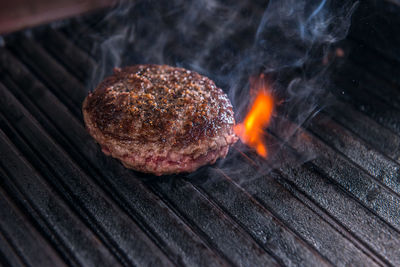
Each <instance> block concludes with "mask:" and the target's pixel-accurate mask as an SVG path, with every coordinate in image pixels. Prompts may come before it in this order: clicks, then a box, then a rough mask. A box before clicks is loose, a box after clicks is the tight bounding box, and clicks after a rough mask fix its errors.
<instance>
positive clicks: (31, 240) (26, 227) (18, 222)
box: [0, 188, 65, 266]
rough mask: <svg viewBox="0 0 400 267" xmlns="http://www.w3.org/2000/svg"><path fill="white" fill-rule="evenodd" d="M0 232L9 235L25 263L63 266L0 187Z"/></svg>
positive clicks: (60, 260)
mask: <svg viewBox="0 0 400 267" xmlns="http://www.w3.org/2000/svg"><path fill="white" fill-rule="evenodd" d="M0 192H1V195H0V217H1V218H2V220H1V221H0V229H1V231H0V232H3V233H7V234H4V235H6V236H8V237H9V239H10V242H11V243H13V244H14V245H13V247H14V248H15V250H18V255H21V257H22V258H24V262H25V263H27V262H28V263H29V264H31V265H34V266H50V265H52V264H55V265H57V266H64V265H65V264H64V261H63V260H62V259H61V258H60V257H59V256H58V255H57V252H56V251H54V250H53V248H52V247H51V246H50V245H49V244H48V243H47V242H46V241H45V240H44V239H43V237H42V236H41V235H40V234H39V233H38V232H37V231H36V230H35V228H33V227H32V225H30V224H28V220H27V218H26V217H25V216H23V215H22V214H21V212H20V211H19V210H18V208H17V207H16V206H15V205H14V204H13V203H12V201H11V200H10V199H9V198H7V197H6V194H5V192H4V191H3V190H2V189H1V188H0Z"/></svg>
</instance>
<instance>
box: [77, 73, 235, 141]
mask: <svg viewBox="0 0 400 267" xmlns="http://www.w3.org/2000/svg"><path fill="white" fill-rule="evenodd" d="M85 111H86V112H87V113H88V114H90V116H91V119H92V121H93V122H94V123H95V125H96V126H97V128H98V129H99V130H100V131H101V132H102V133H103V134H104V135H106V136H109V137H111V138H114V139H118V140H120V141H127V142H134V143H142V144H145V143H148V142H152V143H159V144H160V145H162V144H166V145H167V146H172V147H176V148H179V147H182V146H187V145H189V144H193V143H196V142H197V141H198V140H200V139H204V138H209V137H216V136H218V135H222V134H224V133H226V132H227V131H228V132H230V131H231V129H232V125H233V124H234V118H233V111H232V106H231V104H230V101H229V100H228V98H227V96H226V94H225V93H224V92H223V91H222V90H221V89H220V88H218V87H217V86H216V85H215V84H214V82H213V81H211V80H210V79H208V78H207V77H204V76H202V75H200V74H198V73H196V72H193V71H189V70H185V69H183V68H176V67H170V66H166V65H162V66H161V65H135V66H131V67H125V68H122V69H116V70H115V71H114V74H113V75H112V76H110V77H108V78H106V79H105V80H104V81H103V82H102V83H101V84H100V85H99V86H98V87H97V88H96V89H95V90H94V92H93V93H91V94H89V96H88V98H87V105H86V106H85Z"/></svg>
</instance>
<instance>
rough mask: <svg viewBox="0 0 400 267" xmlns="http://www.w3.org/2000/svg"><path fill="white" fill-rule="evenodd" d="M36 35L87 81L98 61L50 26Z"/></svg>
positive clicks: (38, 40)
mask: <svg viewBox="0 0 400 267" xmlns="http://www.w3.org/2000/svg"><path fill="white" fill-rule="evenodd" d="M35 37H36V40H37V42H39V43H40V44H41V45H42V46H43V47H45V48H46V49H47V50H48V51H49V52H50V53H51V55H52V56H53V57H55V58H56V59H57V60H59V61H61V62H63V64H64V65H65V66H66V67H67V69H68V71H70V72H71V73H73V74H74V75H75V76H76V77H77V78H78V79H79V80H80V81H83V82H85V81H86V80H87V78H88V77H89V75H90V74H91V71H92V70H93V68H94V66H95V65H96V63H95V61H94V60H93V59H92V58H91V57H90V56H89V55H88V54H87V53H86V52H84V51H82V50H81V49H80V48H78V47H77V46H75V45H74V43H73V42H72V41H70V40H69V39H67V38H66V37H65V36H64V35H63V34H61V33H59V32H58V31H55V30H53V29H52V28H50V27H46V28H45V29H43V30H41V31H38V33H37V34H35ZM71 55H73V56H71Z"/></svg>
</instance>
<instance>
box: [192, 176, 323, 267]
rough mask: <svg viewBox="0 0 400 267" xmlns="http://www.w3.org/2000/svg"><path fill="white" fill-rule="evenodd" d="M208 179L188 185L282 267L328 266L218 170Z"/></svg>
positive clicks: (309, 247)
mask: <svg viewBox="0 0 400 267" xmlns="http://www.w3.org/2000/svg"><path fill="white" fill-rule="evenodd" d="M209 176H211V177H213V178H214V179H213V180H212V181H207V182H205V183H201V182H198V183H196V179H193V180H192V181H193V182H194V183H195V184H196V185H197V187H198V188H201V190H202V191H203V192H204V194H207V197H208V198H210V199H213V200H214V202H215V203H217V204H218V206H219V207H221V208H222V209H223V210H224V211H225V212H226V213H227V214H229V215H230V216H231V217H232V218H234V219H235V221H237V222H238V223H239V224H240V225H241V226H242V228H244V229H246V231H248V232H249V234H250V235H251V236H252V237H253V238H254V239H255V240H257V242H258V243H259V244H261V245H262V246H263V247H265V248H266V249H267V250H270V251H271V253H273V254H274V255H276V256H277V257H279V258H280V259H281V260H282V262H283V264H284V265H291V264H295V265H307V266H312V265H315V264H316V265H325V264H327V263H329V261H328V262H327V259H324V258H323V257H321V255H320V254H318V253H317V252H316V251H315V250H314V249H312V247H311V246H309V245H308V244H307V243H306V242H304V241H303V240H302V239H300V238H299V237H298V236H297V235H296V234H295V233H293V232H292V231H291V230H290V229H289V228H288V227H287V226H286V225H285V223H284V222H283V221H282V220H280V219H279V218H278V217H276V216H275V215H274V214H273V213H271V211H269V210H267V209H266V208H265V207H262V206H261V205H260V203H258V202H257V201H256V200H255V199H254V198H253V197H252V196H251V195H250V194H249V193H248V192H246V191H245V190H244V189H243V188H242V187H240V186H239V185H238V184H236V183H235V182H234V181H233V180H232V179H231V178H230V177H228V176H227V175H226V174H224V173H223V172H222V170H219V169H213V170H211V171H210V173H209ZM262 180H265V179H262ZM249 184H251V182H249ZM232 196H235V197H234V198H232Z"/></svg>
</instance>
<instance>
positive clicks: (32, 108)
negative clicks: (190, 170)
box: [0, 1, 400, 266]
mask: <svg viewBox="0 0 400 267" xmlns="http://www.w3.org/2000/svg"><path fill="white" fill-rule="evenodd" d="M368 2H369V6H363V5H361V8H360V10H359V11H358V17H357V14H356V16H355V21H357V18H361V19H360V20H361V21H362V23H363V24H364V26H365V25H369V24H368V23H371V24H373V25H386V28H385V30H384V32H382V35H378V36H379V38H383V39H382V40H380V41H382V42H380V43H382V46H379V44H380V43H379V42H378V41H379V39H376V38H368V35H366V36H363V35H362V34H360V31H362V30H364V31H365V27H364V28H362V29H361V28H357V27H358V26H357V27H354V28H352V30H351V31H350V36H349V40H347V41H345V42H344V43H343V46H344V47H346V49H345V51H353V52H349V56H348V58H347V59H346V60H345V61H344V62H345V63H344V64H342V66H340V68H338V70H337V71H336V72H335V74H334V79H335V81H336V86H335V87H333V88H334V89H332V92H331V93H332V95H333V96H334V98H335V101H334V103H333V104H332V105H330V106H328V107H327V108H325V109H324V110H322V112H320V113H319V114H318V115H317V116H315V117H314V118H313V119H312V120H311V121H309V122H308V123H307V124H306V125H303V126H302V127H300V128H299V129H298V130H297V131H296V133H295V135H294V138H293V139H290V140H285V142H286V143H285V144H283V145H282V146H281V149H280V151H279V158H280V159H281V160H282V162H283V164H281V165H280V166H279V168H277V169H275V170H273V171H272V172H271V173H269V174H268V175H264V176H262V177H259V178H254V179H247V180H246V179H245V178H246V177H243V179H241V181H245V182H243V183H238V182H237V181H236V180H235V179H232V178H231V177H230V176H229V175H227V174H226V173H225V172H224V171H223V170H222V169H219V168H217V167H210V168H207V169H201V170H200V171H198V173H197V174H196V175H195V176H186V175H174V176H168V177H161V178H156V177H151V176H150V175H143V174H140V173H136V172H134V171H131V170H127V169H125V168H124V167H122V166H121V165H120V164H119V163H118V162H117V161H115V160H113V159H112V158H110V157H106V156H104V155H103V154H102V152H101V150H100V148H99V147H98V145H97V144H96V143H95V142H94V141H93V140H92V138H90V136H89V135H88V133H87V132H86V130H85V129H84V125H83V121H82V114H81V110H80V109H81V104H82V101H83V99H84V97H85V96H86V94H87V89H86V88H87V87H86V84H85V83H86V81H87V78H88V77H89V76H90V75H91V71H92V69H93V66H94V65H95V64H96V61H95V58H96V57H97V55H96V53H97V52H98V51H96V49H95V44H94V43H93V42H92V38H90V36H95V35H97V34H99V32H101V29H99V28H98V27H96V24H93V23H92V22H93V21H96V16H97V15H94V16H93V17H91V16H88V17H87V18H79V19H77V20H75V19H72V20H71V21H70V23H68V24H65V25H64V26H61V27H58V28H53V27H50V26H42V27H40V28H37V29H33V30H32V31H31V32H30V34H28V35H27V34H24V33H15V34H12V35H10V36H7V37H6V38H5V46H3V47H1V48H0V96H1V97H0V127H1V128H0V151H1V154H0V177H1V179H0V218H2V219H1V221H0V264H3V265H6V266H7V265H11V266H19V265H33V266H63V265H72V266H80V265H84V266H92V265H107V266H109V265H113V266H114V265H115V266H118V265H124V266H131V265H136V266H148V265H152V266H164V265H165V266H170V265H177V266H265V265H268V266H270V265H272V266H273V265H288V266H329V265H338V266H343V265H356V266H357V265H358V266H375V265H380V266H383V265H388V266H390V265H393V266H396V265H399V264H400V254H399V253H398V248H399V247H400V241H399V240H400V221H399V218H400V216H399V215H400V205H399V204H400V186H399V185H400V155H399V153H400V152H399V146H400V121H399V118H400V116H398V115H399V112H400V109H399V108H400V101H399V100H400V92H398V84H399V83H398V76H396V75H395V73H394V71H395V69H396V68H398V67H399V65H400V61H399V58H398V51H395V47H397V46H395V44H397V43H398V41H399V40H398V38H397V37H396V38H394V39H393V40H388V39H387V38H385V36H387V34H388V32H387V31H393V32H395V31H396V30H397V29H398V28H396V27H394V26H393V25H392V23H395V22H396V21H398V18H397V19H396V18H394V19H393V21H392V22H391V23H388V20H389V19H384V16H383V15H382V14H386V13H384V12H387V14H388V16H389V17H390V16H392V17H394V16H395V13H394V11H393V10H397V11H398V10H399V9H396V8H398V7H396V6H395V5H392V4H389V3H388V4H387V5H389V7H380V6H379V8H378V9H376V11H374V12H375V13H373V14H372V15H371V16H365V15H366V14H369V13H368V12H369V11H368V10H371V8H373V7H374V6H375V5H376V6H378V4H377V3H376V2H375V1H368ZM367 22H368V23H367ZM357 25H359V24H357ZM396 25H399V24H396ZM360 27H361V26H360ZM376 27H378V26H376ZM374 28H375V26H373V27H372V28H371V29H370V31H368V29H367V32H369V33H370V34H372V35H374V34H376V35H377V34H378V33H376V32H375V31H374ZM372 62H374V63H372ZM285 123H286V124H287V127H288V128H293V127H296V126H293V122H291V121H290V120H288V121H286V122H285ZM268 136H269V138H271V140H275V142H276V143H281V142H282V141H283V140H280V139H279V136H280V135H279V133H274V132H269V133H268ZM292 140H297V141H296V142H293V141H292ZM298 140H302V142H301V143H300V144H299V142H298ZM309 152H312V153H313V154H315V155H316V157H315V158H313V159H311V160H310V161H308V162H307V163H305V164H303V165H301V166H294V165H292V164H290V162H293V161H295V159H296V157H298V155H299V154H302V153H309ZM292 159H293V160H292ZM285 162H287V163H285Z"/></svg>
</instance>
